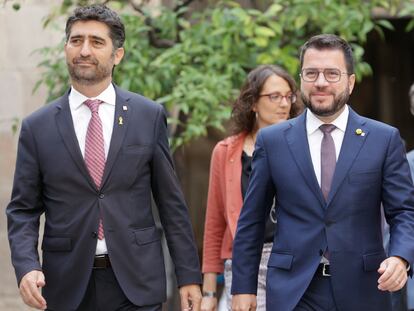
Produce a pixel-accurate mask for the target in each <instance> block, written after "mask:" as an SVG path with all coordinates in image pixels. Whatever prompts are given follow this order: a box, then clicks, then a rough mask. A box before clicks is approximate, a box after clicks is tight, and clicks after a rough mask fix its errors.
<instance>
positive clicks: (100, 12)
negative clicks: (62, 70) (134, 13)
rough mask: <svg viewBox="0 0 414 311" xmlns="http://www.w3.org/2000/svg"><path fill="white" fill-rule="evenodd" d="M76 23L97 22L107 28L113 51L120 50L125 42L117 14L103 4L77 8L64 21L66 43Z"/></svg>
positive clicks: (122, 27)
mask: <svg viewBox="0 0 414 311" xmlns="http://www.w3.org/2000/svg"><path fill="white" fill-rule="evenodd" d="M78 21H98V22H101V23H104V24H105V25H107V26H108V27H109V36H110V37H111V40H112V44H113V46H114V49H117V48H120V47H122V46H123V45H124V42H125V26H124V24H123V23H122V21H121V19H120V18H119V16H118V14H117V13H116V12H114V11H112V10H111V9H110V8H108V7H107V6H106V5H103V4H94V5H90V6H83V7H78V8H76V9H75V11H74V12H73V14H72V15H71V16H69V18H68V20H67V21H66V28H65V33H66V41H67V40H69V36H70V31H71V29H72V26H73V24H74V23H76V22H78Z"/></svg>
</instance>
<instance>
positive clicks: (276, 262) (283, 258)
mask: <svg viewBox="0 0 414 311" xmlns="http://www.w3.org/2000/svg"><path fill="white" fill-rule="evenodd" d="M292 263H293V255H292V254H284V253H272V254H271V255H270V258H269V262H268V263H267V266H268V267H275V268H280V269H284V270H290V269H291V268H292Z"/></svg>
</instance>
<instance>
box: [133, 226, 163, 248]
mask: <svg viewBox="0 0 414 311" xmlns="http://www.w3.org/2000/svg"><path fill="white" fill-rule="evenodd" d="M134 235H135V241H136V242H137V244H138V245H145V244H148V243H152V242H155V241H159V240H160V234H159V232H158V229H157V227H155V226H154V227H148V228H143V229H140V230H136V231H134Z"/></svg>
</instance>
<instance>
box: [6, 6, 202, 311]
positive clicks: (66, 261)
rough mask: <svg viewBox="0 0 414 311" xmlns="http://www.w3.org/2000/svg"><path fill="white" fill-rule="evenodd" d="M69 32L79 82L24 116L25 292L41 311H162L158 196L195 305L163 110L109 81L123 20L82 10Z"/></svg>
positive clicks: (18, 179)
mask: <svg viewBox="0 0 414 311" xmlns="http://www.w3.org/2000/svg"><path fill="white" fill-rule="evenodd" d="M66 39H67V40H66V44H65V55H66V62H67V65H68V70H69V74H70V78H71V81H70V82H71V88H70V89H69V90H68V92H67V93H66V94H64V95H63V96H62V97H61V98H58V99H57V100H55V101H54V102H52V103H50V104H49V105H47V106H45V107H43V108H41V109H39V110H38V111H36V112H34V113H33V114H31V115H30V116H28V117H27V118H26V119H25V120H24V121H23V124H22V129H21V133H20V139H19V149H18V154H17V163H16V172H15V178H14V185H13V193H12V199H11V202H10V203H9V205H8V207H7V210H6V212H7V217H8V233H9V241H10V248H11V255H12V262H13V265H14V268H15V271H16V277H17V281H18V284H19V289H20V293H21V296H22V298H23V300H24V302H25V303H26V304H27V305H29V306H31V307H34V308H37V309H42V310H44V309H47V310H58V311H61V310H64V311H65V310H78V311H89V310H99V311H113V310H139V311H150V310H151V311H156V310H157V311H159V310H161V303H162V302H163V301H165V299H166V284H165V270H164V260H163V255H162V248H161V240H160V232H159V230H158V229H157V228H156V227H155V222H154V217H153V214H152V208H151V201H152V200H151V197H153V198H154V200H155V202H156V204H157V208H158V212H159V215H160V219H161V223H162V226H163V229H164V231H165V236H166V238H167V243H168V246H169V249H170V253H171V255H172V259H173V262H174V264H175V272H176V276H177V283H178V286H179V287H180V294H181V306H182V310H190V309H193V310H199V306H200V301H201V292H200V288H199V284H200V283H201V273H200V269H199V262H198V256H197V249H196V246H195V241H194V237H193V230H192V228H191V223H190V219H189V215H188V211H187V207H186V204H185V202H184V197H183V194H182V192H181V190H180V186H179V182H178V180H177V177H176V174H175V172H174V167H173V163H172V159H171V156H170V153H169V147H168V137H167V127H166V117H165V113H164V109H163V107H161V106H160V105H158V104H156V103H154V102H152V101H151V100H149V99H147V98H144V97H143V96H141V95H138V94H135V93H131V92H127V91H125V90H122V89H120V88H118V87H117V86H116V85H114V84H113V83H112V71H113V69H114V67H115V66H116V65H118V64H119V63H120V61H121V59H122V58H123V56H124V48H123V44H124V41H125V29H124V25H123V24H122V22H121V20H120V18H119V16H118V15H117V14H116V13H115V12H114V11H112V10H110V9H109V8H107V7H106V6H104V5H92V6H89V7H81V8H77V9H76V10H75V11H74V13H73V15H72V16H70V17H69V19H68V20H67V23H66ZM43 213H44V214H45V220H46V222H45V228H44V236H43V242H42V251H43V262H42V264H41V263H40V260H39V254H38V251H37V243H38V236H39V218H40V216H41V215H42V214H43ZM39 289H42V290H41V292H40V290H39Z"/></svg>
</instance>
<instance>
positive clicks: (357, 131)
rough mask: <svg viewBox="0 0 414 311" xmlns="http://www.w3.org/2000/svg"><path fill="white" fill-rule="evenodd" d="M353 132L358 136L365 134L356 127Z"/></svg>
mask: <svg viewBox="0 0 414 311" xmlns="http://www.w3.org/2000/svg"><path fill="white" fill-rule="evenodd" d="M355 134H357V135H358V136H365V133H364V132H363V131H362V130H361V129H356V130H355Z"/></svg>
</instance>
